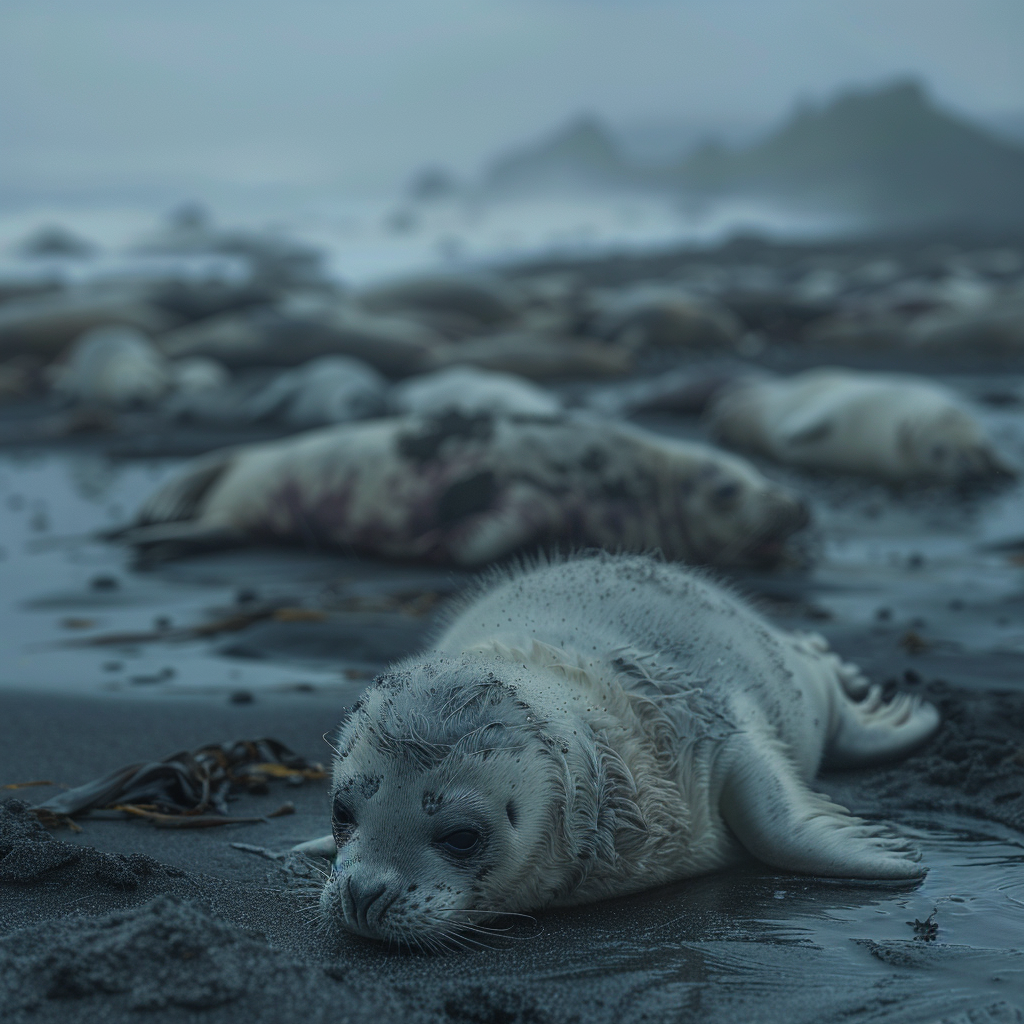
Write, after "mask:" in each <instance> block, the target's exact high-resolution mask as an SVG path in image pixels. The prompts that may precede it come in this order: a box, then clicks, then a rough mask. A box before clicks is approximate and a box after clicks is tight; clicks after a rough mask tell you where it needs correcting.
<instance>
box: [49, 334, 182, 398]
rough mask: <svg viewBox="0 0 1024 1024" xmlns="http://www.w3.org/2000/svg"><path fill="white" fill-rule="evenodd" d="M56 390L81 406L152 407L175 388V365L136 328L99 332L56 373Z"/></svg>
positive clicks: (75, 349) (79, 345) (81, 340)
mask: <svg viewBox="0 0 1024 1024" xmlns="http://www.w3.org/2000/svg"><path fill="white" fill-rule="evenodd" d="M53 376H54V378H55V379H54V388H55V390H57V391H59V392H60V393H62V394H63V395H65V396H67V397H68V398H71V399H75V400H77V401H79V402H89V403H95V404H99V405H112V406H118V407H127V406H133V405H151V404H153V403H154V402H156V401H157V400H159V399H160V397H161V396H162V395H163V394H164V393H165V392H166V391H167V390H168V389H169V388H170V387H171V384H172V380H173V376H172V371H171V367H170V364H169V363H168V361H167V360H166V359H165V358H164V356H163V355H162V354H161V353H160V351H159V350H158V349H157V348H156V346H155V345H154V344H153V343H152V342H151V341H150V340H149V339H148V338H147V337H146V336H145V335H144V334H142V333H141V332H140V331H136V330H134V329H133V328H131V327H97V328H94V329H93V330H91V331H86V332H85V334H83V335H82V336H81V337H80V338H78V340H77V341H76V342H75V343H74V345H73V346H72V347H71V352H70V353H69V355H68V358H67V361H66V362H65V363H63V364H62V365H59V366H56V367H54V368H53Z"/></svg>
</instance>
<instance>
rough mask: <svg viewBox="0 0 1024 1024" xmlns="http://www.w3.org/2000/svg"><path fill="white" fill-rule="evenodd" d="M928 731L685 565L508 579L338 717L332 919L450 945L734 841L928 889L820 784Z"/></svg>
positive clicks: (724, 861) (673, 868) (903, 851)
mask: <svg viewBox="0 0 1024 1024" xmlns="http://www.w3.org/2000/svg"><path fill="white" fill-rule="evenodd" d="M938 722H939V716H938V713H937V711H936V710H935V708H934V707H933V706H932V705H930V704H927V703H923V702H921V701H920V700H919V699H917V698H911V697H907V696H903V695H898V696H897V697H895V698H894V699H893V700H892V701H890V702H888V703H885V702H883V701H882V698H881V691H880V688H879V687H878V686H871V685H869V683H868V681H867V680H866V679H865V678H864V677H863V676H862V675H861V674H860V673H859V672H858V670H857V669H856V668H855V667H854V666H852V665H849V664H847V663H844V662H842V661H840V659H839V658H838V657H837V656H836V655H835V654H833V653H831V652H830V651H829V649H828V645H827V644H826V642H825V641H824V640H823V639H822V638H821V637H817V636H813V635H797V634H791V633H786V632H784V631H782V630H779V629H776V628H775V627H773V626H772V625H770V624H769V623H768V622H766V621H765V620H763V619H762V618H761V617H760V616H758V615H757V614H756V613H755V612H754V611H753V610H751V609H750V608H749V607H747V606H746V605H745V604H743V603H742V602H741V601H739V600H738V599H736V598H735V597H733V596H732V595H730V594H729V593H728V592H726V591H724V590H722V589H721V588H719V587H717V586H715V585H713V584H712V583H710V582H709V581H707V580H706V579H704V578H703V577H702V576H701V575H699V574H697V573H694V572H692V571H688V570H685V569H683V568H680V567H678V566H671V565H667V564H664V563H661V562H658V561H655V560H654V559H651V558H647V557H643V556H618V557H615V556H610V555H593V556H588V557H581V558H576V559H573V560H569V561H565V562H560V563H555V564H544V565H540V566H538V567H536V568H533V569H530V570H526V571H518V572H511V573H508V572H506V573H503V574H498V575H495V576H494V577H492V580H491V582H490V583H489V584H486V585H484V586H483V587H481V589H480V590H479V591H478V592H477V593H476V594H475V596H473V597H472V598H471V599H469V600H468V601H467V602H466V603H465V604H464V606H463V609H462V611H461V612H459V613H458V614H457V615H456V617H455V618H454V619H453V620H452V621H451V622H450V625H449V626H448V628H447V630H446V631H445V633H444V634H443V635H442V636H441V637H440V639H439V640H438V642H437V644H436V645H435V647H434V648H433V650H431V651H429V652H428V653H427V654H425V655H424V656H422V657H419V658H414V659H410V660H407V661H405V662H402V663H399V664H398V665H396V666H395V667H394V668H393V669H392V670H390V671H389V672H386V673H385V674H384V675H382V676H381V677H380V678H378V679H377V680H376V682H375V684H374V685H373V686H372V687H371V688H370V689H369V690H368V691H367V692H366V694H365V695H364V696H363V698H362V700H360V701H359V703H358V704H357V705H356V707H355V708H354V709H353V711H352V713H351V715H350V716H349V718H348V720H347V721H346V722H345V724H344V725H343V726H342V728H341V730H340V732H339V735H338V739H337V747H336V752H337V756H336V759H335V763H334V769H333V840H331V841H328V842H327V844H326V845H327V847H328V852H329V853H332V854H334V863H333V869H332V871H331V874H330V876H329V878H328V880H327V882H326V883H325V885H324V888H323V891H322V894H321V897H320V907H321V910H322V912H323V914H324V916H325V918H326V919H327V920H328V922H329V923H332V924H338V925H341V926H343V927H345V928H347V929H349V930H351V931H353V932H356V933H358V934H360V935H364V936H367V937H371V938H375V939H381V940H386V941H389V942H394V943H399V944H407V945H416V946H424V947H437V946H441V945H444V944H445V943H446V942H447V941H452V942H457V940H458V936H459V935H460V934H463V933H468V934H469V935H470V936H473V935H480V934H481V933H482V932H484V931H485V929H486V927H487V922H488V920H491V919H494V918H500V916H501V915H502V914H511V913H522V912H527V911H533V910H538V909H540V908H543V907H548V906H565V905H570V904H579V903H586V902H591V901H595V900H600V899H604V898H607V897H611V896H622V895H626V894H629V893H635V892H638V891H640V890H643V889H648V888H651V887H653V886H657V885H661V884H664V883H667V882H671V881H675V880H677V879H682V878H687V877H690V876H694V875H700V874H703V873H705V872H709V871H713V870H715V869H718V868H722V867H725V866H727V865H729V864H732V863H734V862H736V861H737V860H739V859H740V858H741V857H742V856H743V851H744V850H746V851H747V852H748V853H750V854H753V855H754V856H755V857H757V858H759V859H760V860H762V861H764V862H765V863H767V864H770V865H772V866H774V867H777V868H782V869H785V870H790V871H797V872H803V873H806V874H812V875H823V876H830V877H838V878H860V879H897V880H899V879H915V878H919V877H920V876H922V875H923V874H924V869H923V868H922V867H921V865H920V863H919V859H920V855H919V854H918V853H917V852H916V851H915V850H914V849H913V848H912V847H911V846H910V845H909V844H908V843H907V842H905V841H904V840H903V839H901V838H900V837H898V836H897V835H895V834H894V833H893V832H892V831H891V830H889V829H888V828H886V827H885V826H883V825H878V824H873V823H868V822H866V821H863V820H861V819H859V818H855V817H853V816H852V815H850V814H849V813H848V812H847V811H846V810H845V809H844V808H842V807H839V806H837V805H836V804H834V803H832V802H831V801H830V800H829V799H828V798H827V797H824V796H821V795H820V794H817V793H815V792H813V791H812V790H811V789H810V788H809V783H810V782H811V780H812V779H813V777H814V775H815V773H816V772H817V770H818V769H819V767H820V766H821V765H822V763H823V762H827V763H828V764H829V765H830V766H834V767H854V766H859V765H866V764H871V763H875V762H879V761H883V760H887V759H892V758H896V757H899V756H901V755H903V754H905V753H907V752H908V751H910V750H911V749H912V748H914V747H915V746H917V745H918V744H920V743H921V742H923V741H924V740H925V739H927V738H928V737H929V736H930V735H931V734H932V732H934V730H935V729H936V727H937V725H938ZM318 842H319V845H320V846H321V849H322V848H323V845H324V841H318Z"/></svg>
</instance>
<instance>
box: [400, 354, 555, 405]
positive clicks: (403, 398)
mask: <svg viewBox="0 0 1024 1024" xmlns="http://www.w3.org/2000/svg"><path fill="white" fill-rule="evenodd" d="M391 407H392V409H393V410H394V411H395V412H397V413H412V414H413V415H416V416H438V415H441V414H442V413H446V412H458V413H461V414H462V415H463V416H474V415H479V414H480V413H490V414H492V415H506V416H557V415H558V414H559V413H560V412H561V411H562V403H561V402H560V401H559V400H558V398H557V397H556V396H555V395H553V394H552V393H551V392H550V391H545V390H544V388H540V387H537V385H536V384H533V383H531V382H530V381H528V380H524V379H523V378H522V377H517V376H516V375H515V374H511V373H494V372H492V371H489V370H478V369H477V368H476V367H473V366H452V367H450V368H449V369H447V370H438V371H436V372H435V373H426V374H423V375H422V376H419V377H410V378H409V379H408V380H404V381H402V382H401V383H400V384H396V385H395V387H394V390H393V391H392V394H391Z"/></svg>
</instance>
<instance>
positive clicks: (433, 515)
mask: <svg viewBox="0 0 1024 1024" xmlns="http://www.w3.org/2000/svg"><path fill="white" fill-rule="evenodd" d="M806 520H807V513H806V510H805V508H804V506H803V504H802V502H801V501H800V500H799V499H798V498H796V497H795V496H794V495H793V494H792V493H791V492H789V491H787V490H785V489H784V488H782V487H780V486H778V485H776V484H773V483H771V482H770V481H769V480H767V479H766V478H765V477H764V476H762V475H761V474H760V473H759V472H758V471H757V470H756V469H754V468H753V467H752V466H751V465H749V463H747V462H745V461H744V460H742V459H739V458H737V457H736V456H733V455H728V454H726V453H724V452H720V451H717V450H716V449H714V448H710V447H708V446H706V445H701V444H694V443H688V442H682V441H676V440H673V439H670V438H664V437H661V436H659V435H656V434H653V433H650V432H648V431H644V430H641V429H639V428H636V427H632V426H629V425H625V424H614V423H603V422H601V421H598V420H592V419H583V418H578V419H574V418H569V417H563V418H550V419H548V418H514V417H498V418H491V417H488V416H478V417H465V416H461V415H459V414H449V415H447V416H443V417H439V418H418V417H396V418H393V419H381V420H375V421H370V422H366V423H359V424H351V425H343V426H338V427H334V428H328V429H325V430H318V431H311V432H309V433H306V434H303V435H300V436H298V437H292V438H288V439H285V440H283V441H275V442H271V443H268V444H259V445H253V446H249V447H245V448H238V449H231V450H228V451H224V452H218V453H214V454H212V455H209V456H206V457H204V458H202V459H199V460H197V461H196V462H194V463H193V464H192V465H191V466H190V467H188V468H187V469H186V471H185V472H184V473H182V474H181V475H180V476H179V477H177V478H176V479H173V480H172V481H171V482H170V483H168V484H167V485H165V486H164V487H163V488H162V489H161V490H160V491H158V492H157V493H156V494H155V495H154V496H153V497H152V498H151V499H150V501H149V502H148V503H147V504H146V505H145V506H144V508H143V509H142V511H141V513H140V516H139V525H138V526H137V527H136V528H135V529H132V530H129V531H128V532H127V534H126V535H125V538H126V539H127V540H128V541H129V542H131V543H135V544H139V545H143V546H150V547H151V546H153V545H161V544H163V545H166V544H171V545H176V546H178V547H180V546H181V545H185V546H186V547H187V546H189V545H192V546H195V545H203V544H207V543H213V544H216V543H237V542H241V541H246V540H260V539H264V540H275V539H276V540H289V541H292V542H298V543H307V544H311V545H318V546H327V547H329V546H335V547H344V548H349V549H355V550H359V551H364V552H368V553H373V554H377V555H383V556H386V557H390V558H414V559H426V560H431V561H435V562H448V563H454V564H457V565H464V566H474V565H481V564H484V563H487V562H490V561H493V560H495V559H498V558H501V557H503V556H505V555H508V554H511V553H512V552H515V551H517V550H521V549H524V548H533V549H536V548H537V547H539V546H545V545H559V544H561V545H566V546H568V545H579V546H584V545H585V546H594V547H603V548H609V549H624V550H632V551H649V550H653V549H658V550H660V551H661V552H663V553H664V555H665V556H666V557H668V558H671V559H683V560H691V561H700V562H721V563H742V562H745V561H758V560H761V561H764V560H770V559H771V558H772V557H774V556H776V555H777V554H778V550H779V547H780V544H781V542H782V541H783V540H785V538H787V537H788V536H789V535H790V534H791V533H793V532H794V531H795V530H796V529H798V528H799V527H801V526H802V525H804V523H805V522H806Z"/></svg>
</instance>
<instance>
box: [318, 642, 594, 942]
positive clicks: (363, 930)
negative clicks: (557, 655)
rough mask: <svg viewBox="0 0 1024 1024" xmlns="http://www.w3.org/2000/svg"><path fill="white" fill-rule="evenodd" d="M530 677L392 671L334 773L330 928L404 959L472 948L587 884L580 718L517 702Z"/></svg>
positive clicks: (589, 800)
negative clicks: (393, 946)
mask: <svg viewBox="0 0 1024 1024" xmlns="http://www.w3.org/2000/svg"><path fill="white" fill-rule="evenodd" d="M526 671H527V670H526V666H525V665H523V666H516V665H515V664H513V663H510V662H509V661H507V660H505V659H502V660H501V661H498V660H497V659H495V658H493V657H488V656H487V655H478V654H466V655H460V656H459V657H457V658H442V657H437V658H434V659H431V660H428V661H423V662H418V663H412V664H406V665H404V666H403V665H400V666H398V667H397V668H396V669H395V670H394V671H391V672H388V673H387V674H385V675H384V676H381V677H380V678H379V679H378V680H377V681H376V683H375V685H374V686H373V687H371V688H370V689H369V690H368V691H367V692H366V694H365V695H364V696H363V698H362V700H360V701H359V702H358V704H357V705H356V706H355V708H354V709H353V711H352V713H351V715H350V716H349V718H348V720H347V721H346V723H345V724H344V725H343V726H342V728H341V730H340V734H339V736H338V742H337V756H336V759H335V764H334V779H333V808H332V822H333V824H332V827H333V832H334V838H335V841H336V843H337V846H338V853H337V857H336V860H335V863H334V867H333V870H332V872H331V874H330V876H329V878H328V880H327V882H326V883H325V885H324V889H323V892H322V893H321V897H320V908H321V911H322V913H323V915H324V916H325V917H326V919H327V920H328V922H329V923H330V924H340V925H342V926H343V927H345V928H347V929H349V930H350V931H353V932H356V933H357V934H360V935H363V936H366V937H369V938H375V939H382V940H385V941H389V942H395V943H397V944H406V945H413V946H421V947H440V946H442V945H445V944H446V943H447V942H453V943H456V944H457V943H459V942H460V941H462V939H460V936H468V937H469V941H470V942H472V941H474V940H473V939H472V936H473V935H474V933H475V934H477V935H479V934H481V933H482V932H483V931H484V930H485V926H486V923H487V921H488V920H489V919H493V918H495V917H497V916H499V915H500V914H502V913H513V912H516V911H523V910H528V909H533V908H536V907H538V906H543V905H545V904H550V903H552V902H554V901H556V900H558V899H559V898H564V897H565V896H566V895H567V894H568V893H570V892H571V891H573V889H574V888H575V887H576V886H578V885H579V883H580V882H581V880H582V878H583V876H584V875H585V874H586V872H587V866H588V865H589V863H591V861H592V858H594V857H595V856H596V855H598V854H599V853H600V851H599V850H598V847H599V846H600V844H601V842H602V830H601V828H599V823H598V821H597V806H598V796H597V793H596V792H590V791H589V790H591V789H592V788H593V787H596V786H597V785H599V783H598V776H599V770H598V768H597V766H596V765H595V764H594V763H593V762H594V755H593V753H592V752H591V753H589V754H588V752H587V748H586V747H585V745H584V744H583V742H582V740H581V737H579V736H577V735H575V734H574V731H573V724H572V723H573V719H572V718H571V716H568V715H565V714H558V713H557V712H556V711H554V709H550V710H552V711H553V712H554V713H549V714H544V713H541V712H539V711H538V710H536V709H535V708H534V707H531V705H529V704H527V703H526V702H525V701H524V700H523V699H522V698H521V696H520V687H519V685H517V684H518V683H519V682H521V680H517V679H516V678H515V675H516V673H522V674H523V676H525V674H526ZM510 676H511V677H512V678H510ZM578 725H579V723H578V722H577V731H579V730H578Z"/></svg>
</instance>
